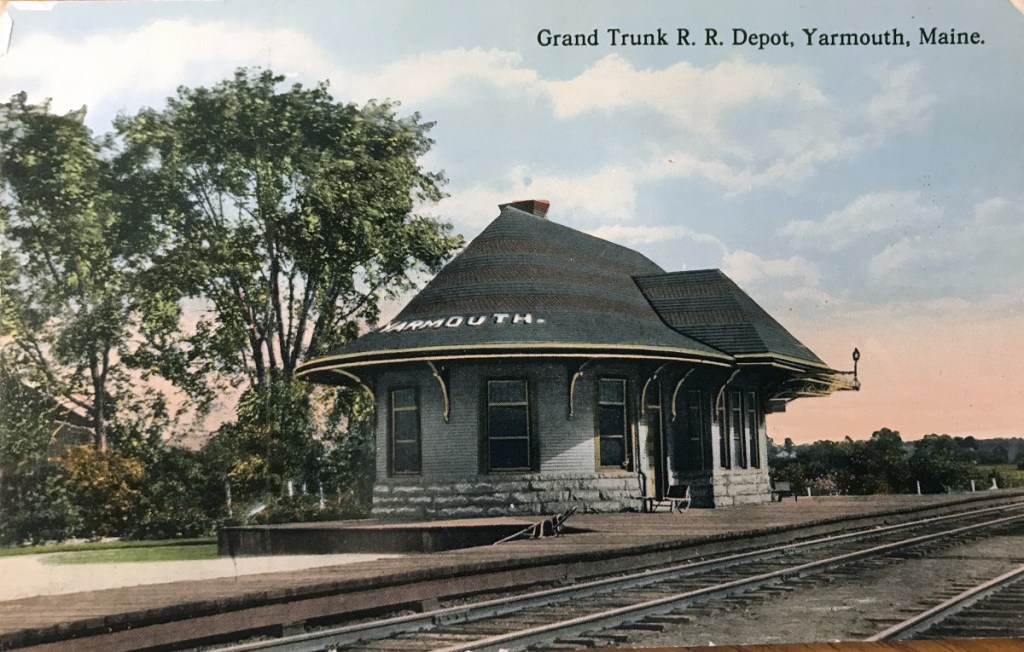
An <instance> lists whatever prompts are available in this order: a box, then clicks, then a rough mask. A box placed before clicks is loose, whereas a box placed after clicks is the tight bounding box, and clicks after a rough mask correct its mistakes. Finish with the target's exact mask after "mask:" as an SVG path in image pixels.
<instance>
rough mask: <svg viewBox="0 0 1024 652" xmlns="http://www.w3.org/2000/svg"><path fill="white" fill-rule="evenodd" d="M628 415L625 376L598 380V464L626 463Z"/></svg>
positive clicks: (618, 464) (617, 464)
mask: <svg viewBox="0 0 1024 652" xmlns="http://www.w3.org/2000/svg"><path fill="white" fill-rule="evenodd" d="M628 432H629V415H628V412H627V411H626V380H625V379H624V378H598V380H597V439H598V464H599V466H617V467H622V466H625V464H626V440H627V433H628Z"/></svg>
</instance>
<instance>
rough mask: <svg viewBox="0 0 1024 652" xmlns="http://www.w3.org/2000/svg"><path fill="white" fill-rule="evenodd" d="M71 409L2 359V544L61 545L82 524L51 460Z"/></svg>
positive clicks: (0, 432) (0, 527)
mask: <svg viewBox="0 0 1024 652" xmlns="http://www.w3.org/2000/svg"><path fill="white" fill-rule="evenodd" d="M66 412H67V410H66V409H63V408H62V407H61V406H60V405H58V404H56V403H55V402H54V401H53V400H52V399H49V398H48V397H46V396H45V395H43V394H42V393H40V392H39V391H38V390H37V389H35V388H32V387H30V386H29V385H27V384H26V383H25V382H24V380H23V379H22V378H21V377H19V376H18V375H17V374H16V373H14V372H13V371H11V370H10V369H9V368H8V365H7V364H6V363H5V361H4V357H3V355H2V354H0V543H4V544H20V543H22V542H23V541H26V540H30V541H32V542H33V543H39V542H42V541H47V540H51V539H55V540H58V541H59V540H63V539H66V538H68V537H70V536H72V534H73V533H74V530H75V529H76V527H77V525H78V520H77V512H76V510H75V509H74V507H73V505H72V504H71V501H70V498H69V496H68V495H67V492H66V491H65V489H64V487H63V476H62V474H61V473H60V471H59V469H57V468H56V467H55V465H54V464H53V463H52V462H51V461H50V460H49V459H48V452H49V450H50V448H51V446H52V445H53V444H54V442H55V441H56V440H58V438H59V436H60V435H61V433H62V431H63V430H64V429H66V428H73V427H74V426H69V425H68V424H66V423H65V421H66V418H65V414H66Z"/></svg>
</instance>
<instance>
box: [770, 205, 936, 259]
mask: <svg viewBox="0 0 1024 652" xmlns="http://www.w3.org/2000/svg"><path fill="white" fill-rule="evenodd" d="M941 215H942V211H941V210H940V209H939V208H938V207H937V206H935V205H933V204H929V203H928V202H927V201H925V199H924V196H923V195H922V194H921V193H920V192H919V191H908V192H876V193H868V194H866V195H862V196H860V197H858V198H857V199H855V200H854V201H852V202H851V203H849V204H848V205H846V206H845V207H843V208H841V209H839V210H837V211H834V212H832V213H829V214H828V215H826V216H825V217H824V218H823V219H821V220H794V221H791V222H788V223H787V224H786V225H785V226H784V227H783V228H782V233H783V234H784V235H786V236H789V237H790V238H791V239H792V241H793V243H794V244H796V245H797V246H801V247H806V248H810V249H821V250H825V251H838V250H840V249H842V248H844V247H846V246H848V245H850V244H852V243H854V242H856V241H858V240H860V239H861V238H863V237H864V236H866V235H868V234H872V233H881V232H890V231H900V230H904V229H907V228H916V227H920V226H921V225H922V224H925V223H930V222H933V221H934V220H936V219H938V218H939V217H941Z"/></svg>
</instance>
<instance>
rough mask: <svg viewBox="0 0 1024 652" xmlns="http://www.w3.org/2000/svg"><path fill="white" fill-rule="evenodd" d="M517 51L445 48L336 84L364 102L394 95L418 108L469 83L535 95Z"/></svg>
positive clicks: (533, 80) (339, 75)
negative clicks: (425, 102) (519, 90)
mask: <svg viewBox="0 0 1024 652" xmlns="http://www.w3.org/2000/svg"><path fill="white" fill-rule="evenodd" d="M521 64H522V56H521V55H520V54H519V53H516V52H506V51H502V50H494V49H491V50H482V49H480V48H474V49H464V48H459V49H456V50H444V51H440V52H428V53H424V54H418V55H415V56H412V57H407V58H405V59H399V60H398V61H395V62H393V63H390V64H388V65H386V66H384V67H383V68H382V69H381V70H380V71H379V72H374V73H363V74H353V73H348V72H343V71H338V70H336V71H334V73H333V75H332V77H331V80H332V84H333V85H334V86H335V87H337V88H341V89H344V90H345V91H346V94H347V95H350V96H353V97H356V98H360V99H369V98H378V99H381V98H384V97H393V98H396V99H400V100H401V101H402V102H405V103H407V104H415V103H419V102H422V101H424V100H427V99H435V98H438V97H452V96H455V97H458V95H459V92H460V88H461V87H462V86H463V85H465V84H466V83H468V82H486V83H488V84H491V85H493V86H495V87H497V88H500V89H503V90H511V89H522V90H524V91H526V92H528V93H531V94H534V95H536V94H537V93H538V92H539V88H538V87H537V85H536V84H537V73H536V72H535V71H533V70H530V69H527V68H523V67H522V66H521Z"/></svg>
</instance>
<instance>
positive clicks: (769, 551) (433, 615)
mask: <svg viewBox="0 0 1024 652" xmlns="http://www.w3.org/2000/svg"><path fill="white" fill-rule="evenodd" d="M1022 508H1024V503H1012V504H1010V505H999V506H995V507H986V508H982V509H976V510H970V511H967V512H958V513H954V514H947V515H943V516H933V517H929V518H925V519H918V520H916V521H910V522H907V523H899V524H895V525H887V526H883V527H875V528H870V529H866V530H857V531H854V532H847V533H843V534H837V535H830V536H826V537H820V538H816V539H810V540H807V541H798V542H795V543H788V544H784V545H781V546H774V547H771V548H764V549H757V550H752V551H748V552H742V553H735V554H731V555H726V556H723V557H717V558H714V559H709V560H704V561H697V562H687V563H684V564H678V565H674V566H670V567H667V568H661V569H655V570H647V571H641V572H638V573H633V574H630V575H625V576H619V577H611V578H605V579H599V580H593V581H590V582H585V583H581V584H574V585H572V586H566V587H557V588H552V589H545V590H542V591H534V592H531V593H527V594H523V595H519V596H509V597H502V598H497V599H493V600H487V601H483V602H477V603H472V604H467V605H459V606H454V607H446V608H442V609H436V610H432V611H428V612H424V613H419V614H411V615H408V616H398V617H393V618H388V619H384V620H378V621H374V622H370V623H363V624H356V625H346V626H342V627H336V628H331V629H326V630H320V631H316V632H310V633H306V634H298V635H294V636H288V637H283V638H279V639H274V640H268V641H258V642H254V643H244V644H238V645H233V646H230V647H226V648H218V649H219V650H221V651H222V652H252V651H255V650H273V651H276V652H302V651H306V650H313V649H321V648H329V647H341V646H345V645H353V644H356V643H359V642H365V641H370V640H379V639H383V638H386V637H388V636H393V635H396V634H408V633H415V632H418V631H425V630H428V629H432V628H434V627H438V626H444V625H450V624H453V623H458V622H469V621H473V620H480V619H483V618H491V617H495V616H501V615H504V614H509V613H514V612H516V611H521V610H524V609H528V608H531V607H538V606H546V605H548V604H551V603H553V602H565V601H567V600H569V599H574V598H585V597H589V596H592V595H597V594H601V593H607V592H609V591H610V590H611V589H629V588H635V587H640V586H645V585H649V584H654V583H658V582H663V581H666V580H669V579H676V578H682V577H687V576H691V575H698V574H702V573H707V572H709V571H713V570H719V569H723V568H728V567H730V566H735V565H738V564H741V563H744V562H748V561H753V560H762V559H770V558H773V557H777V556H779V555H782V554H784V553H786V552H790V551H794V550H799V549H804V548H812V547H818V546H828V545H832V544H836V543H842V542H844V541H851V540H857V539H867V538H872V537H877V536H881V535H885V534H888V533H892V532H896V531H900V530H907V529H913V528H919V527H925V526H928V525H931V524H934V523H941V522H943V521H948V520H951V519H963V518H964V517H971V516H980V515H984V514H990V513H992V512H1006V511H1010V510H1018V509H1022Z"/></svg>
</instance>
